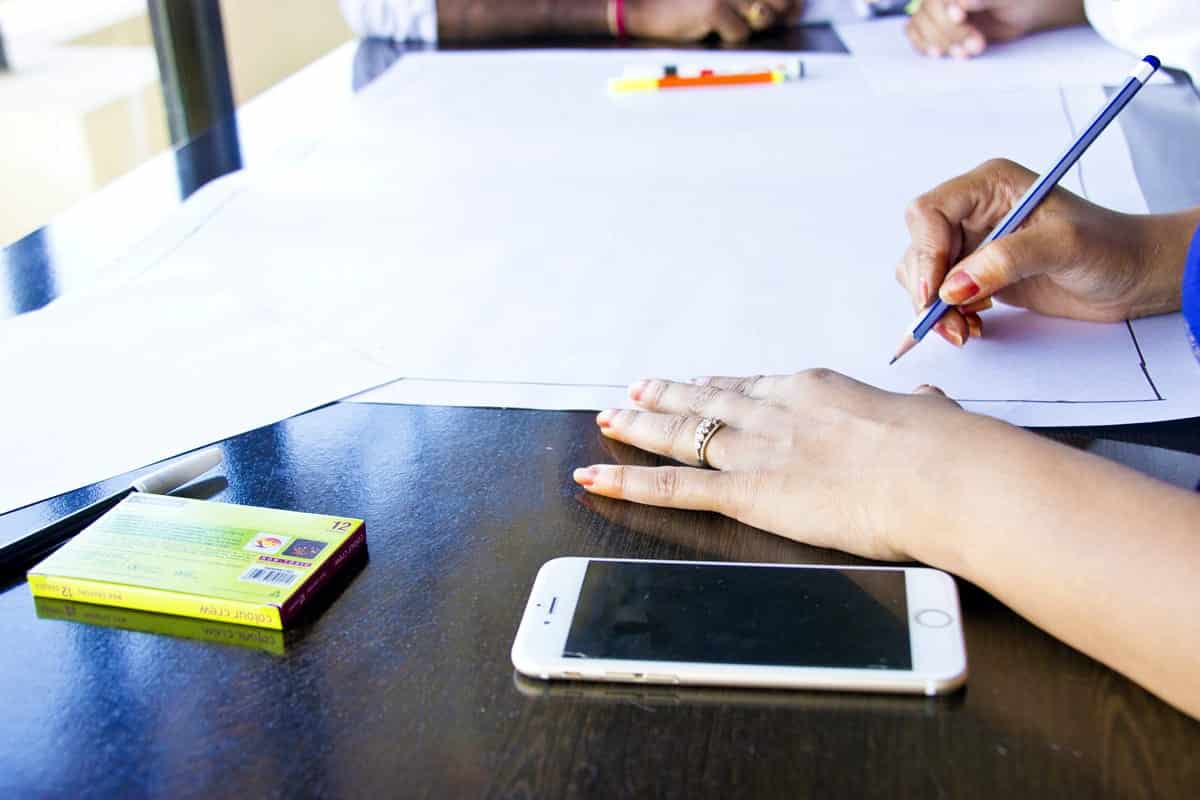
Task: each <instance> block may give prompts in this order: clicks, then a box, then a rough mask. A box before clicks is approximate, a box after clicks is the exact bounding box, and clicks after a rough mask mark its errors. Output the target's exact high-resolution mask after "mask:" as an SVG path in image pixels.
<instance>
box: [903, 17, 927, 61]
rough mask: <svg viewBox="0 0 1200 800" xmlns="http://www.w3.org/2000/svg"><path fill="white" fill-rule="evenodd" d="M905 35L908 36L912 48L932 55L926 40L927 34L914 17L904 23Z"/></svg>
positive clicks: (922, 53) (924, 54)
mask: <svg viewBox="0 0 1200 800" xmlns="http://www.w3.org/2000/svg"><path fill="white" fill-rule="evenodd" d="M904 35H905V36H907V37H908V43H909V44H911V45H912V48H913V49H914V50H916V51H917V52H918V53H920V54H921V55H923V56H927V55H932V54H931V53H930V52H929V43H928V42H927V41H925V34H924V32H923V31H922V29H921V25H919V24H918V23H917V22H916V21H915V18H914V19H910V20H909V21H908V22H906V23H904Z"/></svg>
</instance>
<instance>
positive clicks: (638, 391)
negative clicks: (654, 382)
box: [629, 378, 650, 400]
mask: <svg viewBox="0 0 1200 800" xmlns="http://www.w3.org/2000/svg"><path fill="white" fill-rule="evenodd" d="M649 385H650V381H648V380H646V379H645V378H643V379H642V380H640V381H638V382H637V383H635V384H633V385H632V386H630V387H629V396H630V397H632V398H633V399H634V400H641V399H642V394H643V393H644V392H645V391H646V387H647V386H649Z"/></svg>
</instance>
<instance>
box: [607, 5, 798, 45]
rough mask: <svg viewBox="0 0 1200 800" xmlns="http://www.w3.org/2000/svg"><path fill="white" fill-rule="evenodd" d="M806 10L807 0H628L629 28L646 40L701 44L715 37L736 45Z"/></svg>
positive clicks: (626, 16)
mask: <svg viewBox="0 0 1200 800" xmlns="http://www.w3.org/2000/svg"><path fill="white" fill-rule="evenodd" d="M803 6H804V2H803V0H625V26H626V29H627V30H628V32H629V35H631V36H636V37H638V38H644V39H662V40H669V41H698V40H700V39H703V38H704V37H706V36H708V35H709V34H712V33H715V34H717V35H718V36H720V37H721V41H723V42H728V43H736V42H743V41H745V40H746V39H748V38H749V37H750V35H751V34H753V33H755V32H757V31H762V30H766V29H767V28H771V27H774V26H775V25H777V24H779V23H782V22H785V21H787V20H789V19H790V18H791V17H792V16H793V15H794V14H795V13H796V12H797V11H799V9H801V8H802V7H803Z"/></svg>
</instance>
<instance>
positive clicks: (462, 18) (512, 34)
mask: <svg viewBox="0 0 1200 800" xmlns="http://www.w3.org/2000/svg"><path fill="white" fill-rule="evenodd" d="M612 2H613V0H438V3H437V9H438V12H437V13H438V36H439V39H440V40H442V41H464V42H477V41H485V40H495V39H506V38H517V37H553V36H612V35H614V34H615V33H616V31H615V30H614V24H615V22H614V20H612V19H611V18H610V17H611V15H612V14H613V13H615V8H614V7H612V6H610V3H612ZM623 5H624V10H625V27H626V30H627V31H628V33H629V35H630V36H635V37H640V38H648V39H664V40H671V41H694V40H699V39H703V38H704V37H705V36H708V35H709V34H710V33H715V34H717V35H719V36H720V37H721V39H722V40H723V41H726V42H741V41H744V40H746V39H747V38H748V37H749V36H750V34H751V32H752V31H757V30H765V29H766V28H769V27H771V26H772V25H774V24H776V23H777V22H778V21H780V20H783V19H785V18H786V17H787V15H788V14H790V13H792V12H793V11H794V10H795V9H796V8H798V7H799V6H802V5H803V3H800V2H796V0H625V1H624V4H623Z"/></svg>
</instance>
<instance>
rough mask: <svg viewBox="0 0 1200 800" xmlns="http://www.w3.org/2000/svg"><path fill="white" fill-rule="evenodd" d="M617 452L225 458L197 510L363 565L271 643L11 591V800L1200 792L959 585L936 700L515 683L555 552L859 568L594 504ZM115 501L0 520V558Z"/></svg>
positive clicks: (467, 437) (500, 435) (511, 442)
mask: <svg viewBox="0 0 1200 800" xmlns="http://www.w3.org/2000/svg"><path fill="white" fill-rule="evenodd" d="M609 447H614V445H612V444H611V443H606V442H605V441H603V440H602V439H601V438H600V437H599V435H598V434H597V433H596V430H595V426H594V423H593V421H592V415H591V414H584V413H564V412H536V411H513V410H508V411H505V410H485V409H449V408H426V407H406V406H385V405H365V404H350V403H340V404H336V405H332V406H327V407H325V408H322V409H318V410H316V411H313V412H310V413H308V414H304V415H302V416H299V417H295V418H292V419H289V420H286V421H284V422H280V423H278V424H276V425H273V426H270V427H268V428H264V429H260V430H257V431H253V432H250V433H247V434H244V435H242V436H239V437H236V438H234V439H231V440H229V441H228V442H226V443H225V445H224V451H225V457H226V463H225V466H224V469H223V471H222V474H221V476H220V477H217V478H212V479H209V480H207V481H204V482H202V483H201V484H199V485H198V486H197V487H194V488H193V489H192V490H191V491H190V492H189V494H191V495H192V496H197V497H210V498H213V499H216V500H222V501H229V502H237V503H249V504H254V505H264V506H274V507H281V508H291V509H297V510H303V511H313V512H325V513H333V514H342V515H356V516H361V517H364V518H365V519H366V520H367V540H368V546H369V557H368V558H367V560H366V561H365V563H362V564H361V565H359V566H358V567H357V568H356V570H355V571H354V573H353V574H352V575H351V576H349V578H348V580H344V581H342V582H341V583H340V584H339V585H337V586H336V587H334V588H333V590H332V591H331V592H329V593H327V594H326V595H325V596H323V598H322V601H321V602H320V603H319V604H318V606H317V608H316V609H314V611H313V612H312V613H310V614H309V615H308V616H307V617H306V618H305V619H304V620H303V621H302V622H301V623H300V624H299V626H298V627H297V628H295V629H294V630H292V631H290V632H288V633H287V634H286V635H284V636H282V637H280V638H279V639H278V640H273V639H271V638H270V637H269V636H267V637H259V636H257V635H255V634H254V633H253V632H252V631H251V629H246V628H238V627H236V626H220V625H205V626H200V627H203V628H204V631H203V632H201V633H197V632H196V631H195V630H190V631H179V632H176V633H175V634H174V635H172V634H170V633H148V632H140V631H136V630H122V629H121V628H120V627H115V626H118V625H122V624H127V625H130V626H132V627H144V626H145V624H146V622H145V620H141V619H139V618H138V617H139V615H133V616H132V617H131V618H130V619H129V620H125V621H122V620H121V619H113V618H111V615H109V619H108V620H107V623H106V624H103V625H102V624H95V615H94V613H93V611H94V607H92V608H91V609H89V607H87V606H80V605H75V606H71V605H69V604H49V606H47V607H41V606H39V607H35V604H34V602H33V599H32V597H31V596H30V593H29V590H28V587H27V586H26V585H25V584H24V582H23V581H19V582H10V583H9V584H8V585H7V586H5V587H3V590H2V592H0V630H2V631H3V632H4V634H3V642H4V645H5V646H4V647H3V648H2V649H0V675H2V676H3V677H4V681H3V686H4V694H3V708H4V713H3V714H0V742H3V743H4V746H3V748H0V796H4V797H32V796H39V797H40V796H45V797H77V796H122V797H137V796H148V795H155V796H170V797H212V796H224V795H235V794H236V795H242V796H255V797H257V796H289V797H292V796H311V797H330V796H353V797H364V796H372V795H383V796H404V797H431V798H444V797H478V796H496V797H605V798H607V797H618V796H656V797H730V796H738V795H744V796H767V797H808V796H814V797H816V796H822V797H823V796H833V797H843V796H868V797H889V798H891V797H972V798H987V797H997V798H1014V797H1020V798H1033V797H1055V798H1061V797H1099V796H1117V797H1189V796H1195V787H1196V786H1197V785H1200V759H1198V758H1197V753H1200V723H1197V722H1196V721H1194V720H1192V719H1190V718H1188V717H1186V716H1185V715H1183V714H1181V713H1179V712H1177V711H1175V710H1173V709H1172V708H1170V707H1168V706H1167V705H1165V704H1164V703H1162V702H1160V701H1159V700H1157V699H1155V698H1154V697H1152V696H1151V695H1149V694H1148V693H1146V692H1145V691H1143V690H1142V689H1140V688H1138V687H1137V686H1135V685H1134V684H1132V683H1130V682H1129V681H1127V680H1126V679H1124V678H1123V677H1121V676H1120V675H1118V674H1116V673H1114V672H1112V671H1111V670H1109V669H1108V668H1106V667H1103V666H1101V665H1099V664H1097V663H1096V662H1094V661H1092V660H1091V659H1089V658H1087V657H1085V656H1083V655H1081V654H1079V653H1078V652H1076V651H1074V650H1072V649H1071V648H1070V647H1067V646H1066V645H1063V644H1060V643H1059V642H1057V641H1055V640H1054V639H1052V638H1051V637H1049V636H1047V635H1046V634H1044V633H1042V632H1040V631H1039V630H1037V629H1036V628H1034V627H1033V626H1031V625H1029V624H1028V623H1026V622H1024V621H1023V620H1022V619H1020V618H1019V617H1017V616H1016V615H1015V614H1013V613H1012V612H1011V611H1009V610H1008V609H1006V608H1005V607H1003V606H1001V605H1000V604H999V603H997V602H996V601H995V600H993V599H991V598H990V597H989V596H987V595H986V594H984V593H983V592H981V591H979V590H978V589H974V588H973V587H970V586H965V585H964V586H962V587H961V590H962V596H963V617H964V623H965V629H966V637H967V649H968V653H969V658H970V669H971V677H970V681H969V683H968V688H967V689H966V691H965V692H963V693H961V694H959V695H957V696H953V697H950V698H945V699H925V698H903V697H875V696H868V695H848V694H822V693H805V692H742V691H715V690H685V689H661V690H658V689H653V688H650V687H628V686H624V687H622V686H607V685H600V684H597V685H595V686H590V687H584V686H581V685H577V686H568V685H562V684H557V685H548V684H543V683H540V682H536V681H524V680H520V679H517V678H516V677H515V676H514V674H513V669H512V665H511V663H510V661H509V648H510V646H511V644H512V638H513V634H514V633H515V631H516V628H517V623H518V621H519V619H520V616H521V612H522V609H523V606H524V603H525V599H526V597H527V592H528V589H529V587H530V585H531V582H532V580H533V576H534V574H535V573H536V571H537V569H538V567H540V566H541V564H542V563H543V562H545V561H546V560H548V559H550V558H554V557H556V556H561V555H585V556H586V555H590V556H613V557H644V558H668V559H672V558H678V559H711V560H736V561H780V562H792V563H828V564H853V563H863V562H859V561H857V560H856V559H853V558H850V557H847V556H845V555H843V554H839V553H836V552H831V551H826V550H819V549H814V548H810V547H805V546H802V545H799V544H794V543H791V542H788V541H786V540H783V539H780V538H777V537H774V536H771V535H768V534H765V533H762V532H760V531H756V530H754V529H751V528H748V527H746V526H744V525H741V524H738V523H735V522H732V521H729V520H726V519H722V518H718V517H714V516H711V515H707V514H700V513H682V512H671V511H665V510H658V509H649V508H636V507H632V506H628V505H624V504H621V503H617V502H604V501H603V500H599V501H597V500H586V499H585V498H583V497H582V496H581V494H580V492H579V491H578V490H577V488H576V487H575V486H574V484H573V483H572V482H571V480H570V473H571V469H572V468H573V467H575V466H578V465H581V464H587V463H591V462H593V461H596V460H600V459H606V458H610V457H611V454H610V452H609V450H608V449H607V448H609ZM616 456H617V457H619V458H621V459H623V460H626V461H628V462H631V463H632V462H639V461H641V462H645V463H651V462H650V460H649V457H646V456H642V455H640V454H638V453H635V452H632V451H630V450H629V449H628V448H621V449H620V450H619V451H617V452H616ZM126 480H127V478H126ZM120 483H121V480H114V481H110V482H106V483H105V484H101V485H99V486H96V487H92V488H90V489H87V490H81V491H79V492H74V493H71V494H70V495H66V496H64V497H62V498H59V499H57V500H54V501H47V502H46V503H42V504H39V505H37V506H32V507H29V508H26V509H23V510H21V511H17V512H13V513H10V514H8V515H5V516H3V517H0V537H3V538H7V536H8V535H10V534H12V533H14V532H17V531H19V530H23V529H28V528H30V527H33V526H35V525H37V524H38V523H39V522H40V521H42V520H45V519H50V518H53V517H54V516H55V515H56V514H59V513H61V511H62V510H63V509H65V508H68V507H72V506H73V505H77V504H79V503H81V502H84V501H85V500H86V499H87V498H88V497H91V496H94V495H96V494H98V493H100V492H103V491H105V490H106V489H107V488H109V487H113V486H116V485H118V484H120ZM118 616H119V615H118ZM197 635H202V636H204V637H207V638H208V639H210V640H214V639H215V640H217V641H205V640H203V639H197V638H188V637H189V636H191V637H194V636H197Z"/></svg>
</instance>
